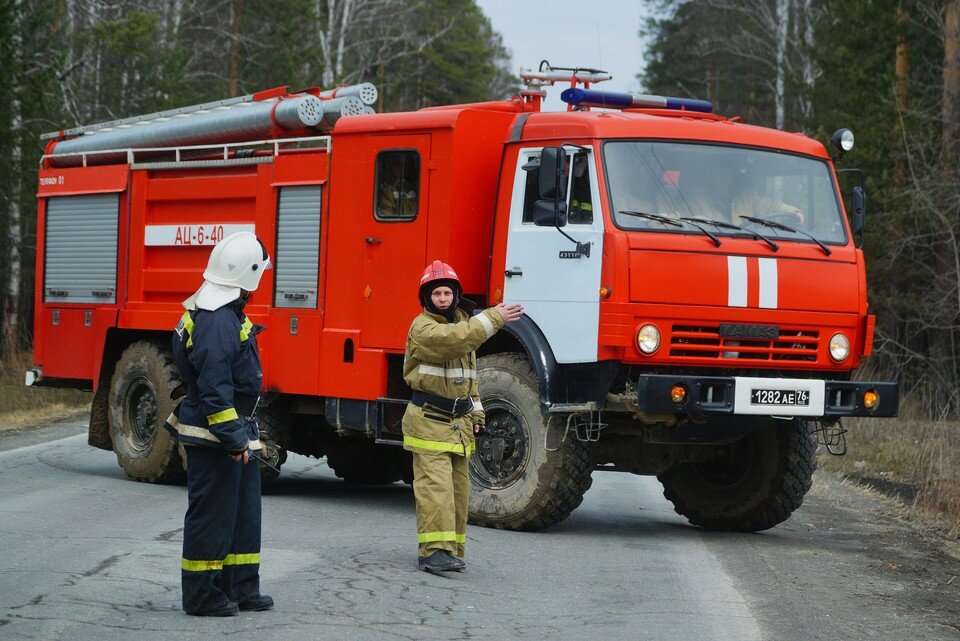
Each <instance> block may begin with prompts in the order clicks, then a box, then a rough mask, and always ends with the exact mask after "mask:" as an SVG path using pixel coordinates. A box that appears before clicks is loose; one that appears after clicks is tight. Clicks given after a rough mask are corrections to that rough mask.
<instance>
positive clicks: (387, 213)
mask: <svg viewBox="0 0 960 641" xmlns="http://www.w3.org/2000/svg"><path fill="white" fill-rule="evenodd" d="M411 160H412V157H411V155H410V154H409V153H405V152H388V153H384V154H381V155H380V156H379V157H378V159H377V163H378V165H379V166H378V168H377V169H378V175H377V180H378V182H379V185H378V189H377V217H378V218H410V217H412V216H415V215H416V213H417V183H418V176H417V163H415V162H411Z"/></svg>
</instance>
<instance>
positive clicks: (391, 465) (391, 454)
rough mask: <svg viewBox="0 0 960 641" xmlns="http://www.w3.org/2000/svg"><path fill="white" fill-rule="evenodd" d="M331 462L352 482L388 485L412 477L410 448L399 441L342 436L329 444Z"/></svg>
mask: <svg viewBox="0 0 960 641" xmlns="http://www.w3.org/2000/svg"><path fill="white" fill-rule="evenodd" d="M327 465H328V466H329V467H330V469H331V470H333V473H334V474H336V475H337V478H341V479H343V480H344V481H345V482H346V483H349V484H351V485H386V484H389V483H395V482H397V481H400V480H403V481H406V480H407V479H408V478H412V473H413V472H412V462H411V457H410V454H409V453H408V452H405V451H404V450H402V449H401V448H399V447H397V446H396V445H376V444H374V443H373V442H372V441H370V442H366V441H359V442H353V441H348V440H346V439H340V442H338V443H334V444H331V445H330V446H329V447H328V448H327Z"/></svg>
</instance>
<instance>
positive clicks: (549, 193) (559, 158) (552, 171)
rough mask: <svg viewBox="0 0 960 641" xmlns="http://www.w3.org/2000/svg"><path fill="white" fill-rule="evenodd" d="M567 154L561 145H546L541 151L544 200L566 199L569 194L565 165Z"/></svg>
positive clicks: (541, 193)
mask: <svg viewBox="0 0 960 641" xmlns="http://www.w3.org/2000/svg"><path fill="white" fill-rule="evenodd" d="M566 161H567V155H566V154H565V153H564V152H563V149H562V148H561V147H544V148H543V149H542V150H541V151H540V198H541V199H543V200H565V199H566V196H567V176H566V171H565V165H566Z"/></svg>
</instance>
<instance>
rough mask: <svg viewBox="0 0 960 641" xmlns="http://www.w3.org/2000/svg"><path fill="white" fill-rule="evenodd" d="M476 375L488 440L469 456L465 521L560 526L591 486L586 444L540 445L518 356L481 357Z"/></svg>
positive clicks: (526, 372)
mask: <svg viewBox="0 0 960 641" xmlns="http://www.w3.org/2000/svg"><path fill="white" fill-rule="evenodd" d="M477 376H478V378H479V383H480V399H481V401H482V402H483V409H484V412H485V414H486V424H487V436H485V437H482V438H480V439H477V447H476V451H475V452H474V453H473V455H472V456H471V457H470V481H471V483H470V521H471V523H475V524H477V525H483V526H487V527H496V528H501V529H509V530H541V529H543V528H546V527H550V526H551V525H555V524H557V523H559V522H560V521H562V520H564V519H565V518H567V517H568V516H569V515H570V513H571V512H572V511H573V510H574V509H575V508H576V507H577V506H578V505H580V503H581V502H582V501H583V495H584V493H585V492H586V491H587V490H588V489H589V488H590V483H591V477H590V475H591V472H592V470H593V465H592V461H591V458H590V451H589V449H588V448H587V445H586V444H585V443H581V442H579V441H576V440H573V441H571V440H568V441H567V442H566V443H564V444H563V446H562V447H560V448H559V449H557V450H556V451H549V450H547V449H546V448H545V447H544V436H545V434H546V432H547V429H548V420H547V419H548V417H547V416H546V415H545V414H544V413H543V411H542V410H541V408H540V397H539V394H538V385H537V378H536V375H535V374H534V372H533V367H532V366H531V365H530V361H528V360H527V359H526V358H525V357H524V356H522V355H520V354H494V355H491V356H484V357H482V358H480V360H479V363H478V368H477ZM560 433H561V434H562V429H561V430H560ZM550 436H551V439H552V438H553V437H554V434H551V435H550ZM557 440H559V439H557ZM550 446H551V447H556V443H554V442H553V441H551V443H550Z"/></svg>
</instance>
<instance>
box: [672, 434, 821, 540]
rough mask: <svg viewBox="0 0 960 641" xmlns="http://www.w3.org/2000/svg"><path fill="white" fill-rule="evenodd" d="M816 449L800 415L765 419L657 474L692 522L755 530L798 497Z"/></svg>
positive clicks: (786, 511) (777, 518)
mask: <svg viewBox="0 0 960 641" xmlns="http://www.w3.org/2000/svg"><path fill="white" fill-rule="evenodd" d="M816 451H817V442H816V440H814V438H813V435H812V433H811V430H810V425H809V423H807V422H806V421H801V420H799V419H792V420H788V421H783V420H774V419H766V421H765V423H764V424H763V425H761V426H760V427H758V428H757V429H756V430H754V431H753V432H751V433H750V434H749V435H748V436H745V437H744V438H742V439H740V440H739V441H736V442H735V443H731V444H730V445H728V446H725V447H724V448H723V450H722V451H721V452H720V456H719V457H718V458H716V459H714V460H711V461H706V462H701V463H683V464H680V465H677V466H675V467H673V468H671V469H669V470H668V471H666V472H664V473H663V474H661V475H659V476H658V477H657V478H658V479H659V480H660V482H661V483H663V488H664V490H663V494H664V496H665V497H666V498H667V499H668V500H669V501H670V502H671V503H673V508H674V510H676V512H677V513H678V514H680V515H682V516H685V517H686V518H687V520H688V521H690V523H692V524H693V525H698V526H700V527H702V528H706V529H708V530H730V531H738V532H757V531H760V530H766V529H768V528H772V527H773V526H775V525H777V524H779V523H783V522H784V521H786V520H787V519H788V518H789V517H790V515H791V514H792V513H793V511H794V510H796V509H797V508H798V507H800V504H801V503H803V497H804V496H805V495H806V493H807V491H808V490H809V489H810V485H811V484H812V481H813V472H814V470H815V469H816V461H815V460H814V458H813V456H814V453H815V452H816Z"/></svg>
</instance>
